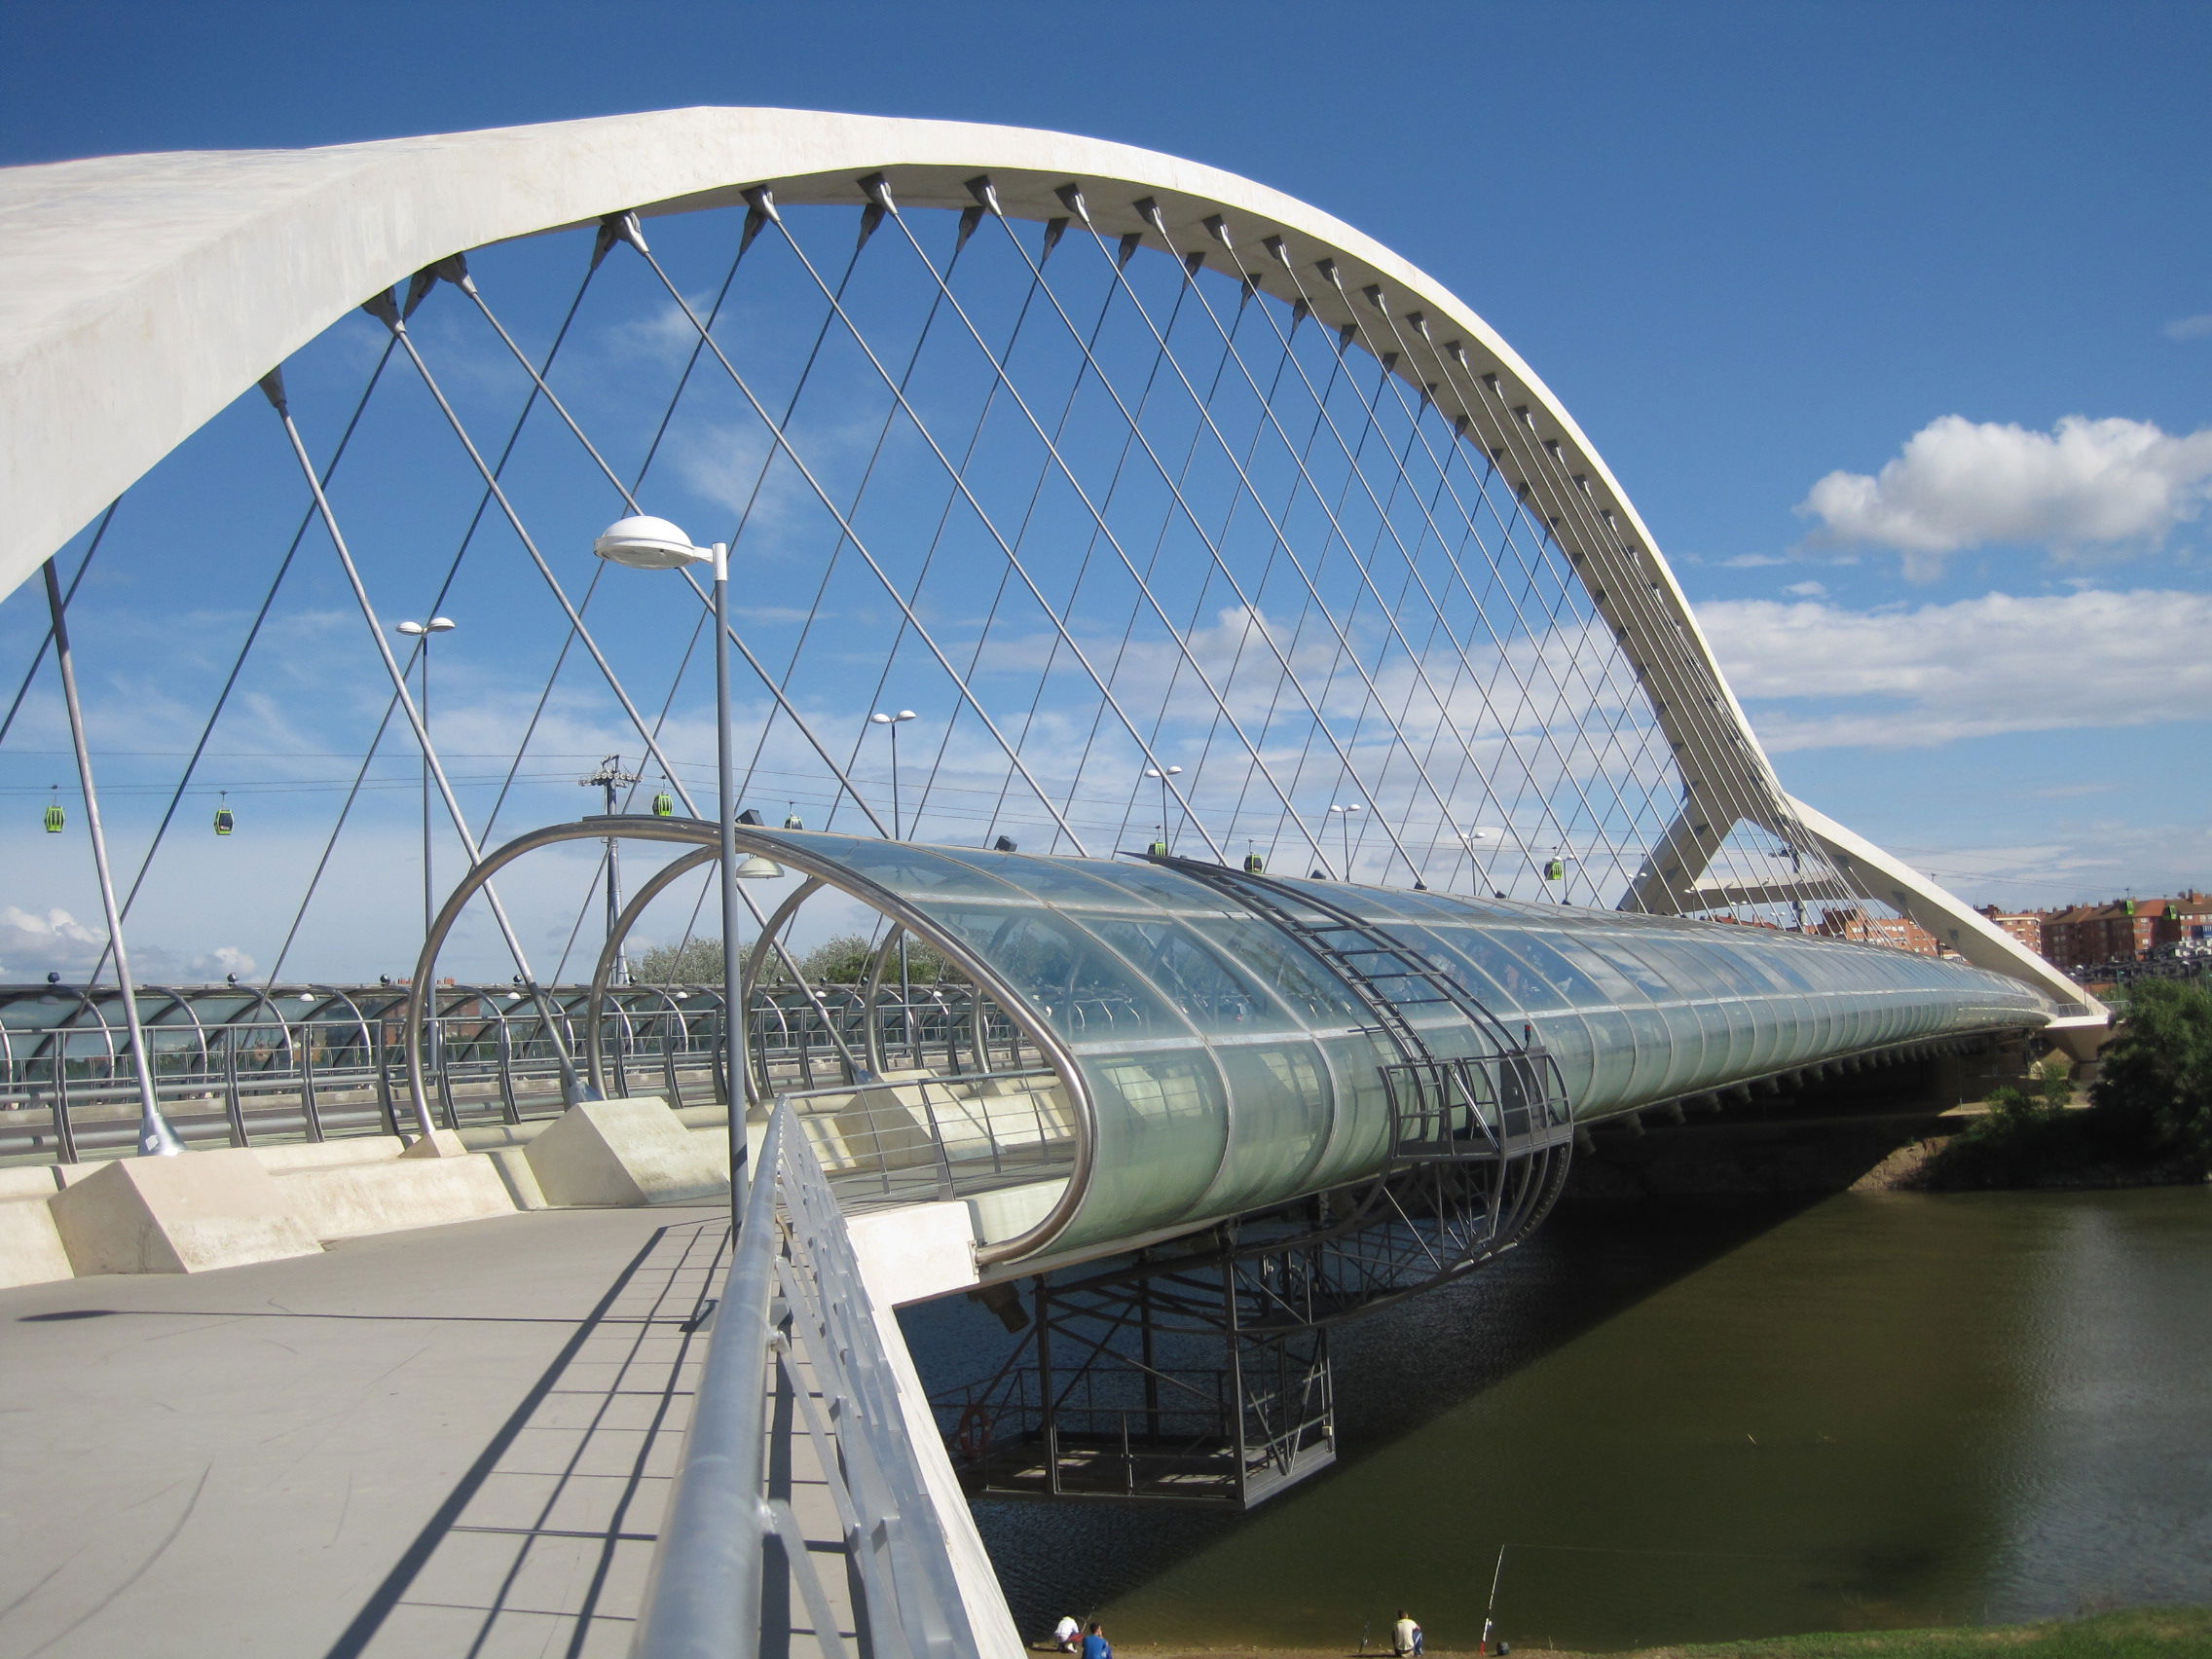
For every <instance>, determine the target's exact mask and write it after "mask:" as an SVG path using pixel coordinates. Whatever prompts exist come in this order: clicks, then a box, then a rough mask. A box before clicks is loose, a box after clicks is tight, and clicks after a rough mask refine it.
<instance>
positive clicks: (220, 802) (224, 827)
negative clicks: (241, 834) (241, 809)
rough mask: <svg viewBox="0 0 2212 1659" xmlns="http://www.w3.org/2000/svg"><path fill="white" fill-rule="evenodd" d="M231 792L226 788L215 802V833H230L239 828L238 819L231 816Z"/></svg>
mask: <svg viewBox="0 0 2212 1659" xmlns="http://www.w3.org/2000/svg"><path fill="white" fill-rule="evenodd" d="M230 796H231V792H230V791H228V790H225V791H224V792H223V793H222V794H221V795H220V796H219V797H217V799H216V802H215V833H216V834H218V835H228V834H229V833H230V832H231V831H232V830H236V829H237V828H238V820H237V819H235V818H233V817H232V816H231V800H230Z"/></svg>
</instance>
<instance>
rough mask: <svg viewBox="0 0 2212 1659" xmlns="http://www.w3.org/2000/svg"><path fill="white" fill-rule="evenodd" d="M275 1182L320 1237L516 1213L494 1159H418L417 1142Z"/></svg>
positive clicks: (385, 1231)
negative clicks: (386, 1154) (392, 1153)
mask: <svg viewBox="0 0 2212 1659" xmlns="http://www.w3.org/2000/svg"><path fill="white" fill-rule="evenodd" d="M445 1132H446V1133H449V1134H450V1133H451V1132H452V1131H451V1130H447V1131H445ZM192 1156H194V1157H200V1156H202V1155H201V1154H198V1153H195V1154H193V1155H192ZM276 1185H277V1189H278V1191H279V1192H280V1193H281V1194H282V1195H283V1198H284V1201H285V1203H286V1204H288V1205H289V1206H290V1208H291V1209H292V1210H293V1212H294V1213H295V1214H297V1215H298V1216H299V1218H300V1220H301V1221H302V1222H303V1223H305V1224H306V1226H307V1229H308V1231H309V1232H310V1233H312V1234H313V1235H315V1237H317V1238H357V1237H359V1236H360V1235H362V1234H365V1233H396V1232H398V1231H399V1230H400V1229H402V1228H407V1227H442V1226H445V1225H446V1224H447V1223H449V1222H456V1221H481V1220H483V1219H484V1218H486V1217H487V1216H495V1215H512V1214H514V1213H515V1201H514V1198H512V1196H510V1195H509V1193H508V1191H507V1184H506V1183H505V1182H504V1181H502V1180H500V1179H499V1171H498V1168H497V1167H496V1166H495V1165H494V1164H493V1162H492V1161H491V1160H490V1159H488V1158H475V1157H465V1156H464V1157H460V1158H455V1157H450V1156H449V1157H437V1158H420V1159H419V1158H416V1157H415V1156H414V1155H413V1149H412V1148H410V1149H409V1151H408V1152H407V1153H406V1154H403V1155H402V1156H400V1157H397V1158H385V1159H380V1160H378V1161H374V1162H365V1163H342V1164H335V1165H330V1166H327V1167H324V1168H320V1169H301V1170H297V1171H295V1172H293V1173H291V1174H288V1175H285V1176H283V1177H282V1178H281V1179H280V1180H279V1181H278V1182H277V1183H276Z"/></svg>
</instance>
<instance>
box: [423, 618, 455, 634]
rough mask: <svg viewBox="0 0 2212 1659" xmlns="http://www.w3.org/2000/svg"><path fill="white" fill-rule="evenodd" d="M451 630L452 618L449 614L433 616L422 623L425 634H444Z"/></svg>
mask: <svg viewBox="0 0 2212 1659" xmlns="http://www.w3.org/2000/svg"><path fill="white" fill-rule="evenodd" d="M452 631H453V618H452V617H450V616H433V617H431V618H430V619H429V620H428V621H427V622H425V623H424V624H423V632H424V633H425V634H446V633H451V632H452Z"/></svg>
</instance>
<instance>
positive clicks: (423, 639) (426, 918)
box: [393, 616, 453, 939]
mask: <svg viewBox="0 0 2212 1659" xmlns="http://www.w3.org/2000/svg"><path fill="white" fill-rule="evenodd" d="M393 631H394V632H395V633H400V634H405V635H406V636H407V637H408V638H409V639H410V640H414V641H416V642H418V643H417V645H416V647H415V654H416V655H417V656H419V657H421V658H422V660H423V693H422V696H421V698H420V699H419V701H420V702H421V704H422V706H423V735H424V738H425V739H427V738H428V736H429V735H430V641H431V640H432V639H433V638H434V637H435V636H437V635H439V634H450V633H452V632H453V618H452V617H450V616H433V617H431V618H430V619H429V620H428V621H427V622H402V623H400V624H399V625H398V627H397V628H396V629H394V630H393ZM433 889H434V883H433V881H432V878H431V873H430V752H429V749H428V748H427V747H426V746H425V747H424V751H423V937H424V939H427V938H429V937H430V923H431V921H432V920H433V919H434V918H435V917H436V915H437V905H436V903H435V902H434V901H433V899H432V892H433Z"/></svg>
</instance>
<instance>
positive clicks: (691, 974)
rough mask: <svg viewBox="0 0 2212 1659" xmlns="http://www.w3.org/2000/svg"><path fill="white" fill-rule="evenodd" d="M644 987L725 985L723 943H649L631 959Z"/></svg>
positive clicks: (680, 941)
mask: <svg viewBox="0 0 2212 1659" xmlns="http://www.w3.org/2000/svg"><path fill="white" fill-rule="evenodd" d="M630 967H631V972H632V973H633V975H634V976H635V977H636V978H637V980H638V982H639V983H640V984H642V985H719V984H720V983H721V982H722V941H721V940H719V939H686V940H679V941H678V942H676V943H674V944H650V945H647V946H646V947H645V949H643V950H641V951H639V952H638V954H637V955H636V956H634V957H632V958H631V959H630Z"/></svg>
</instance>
